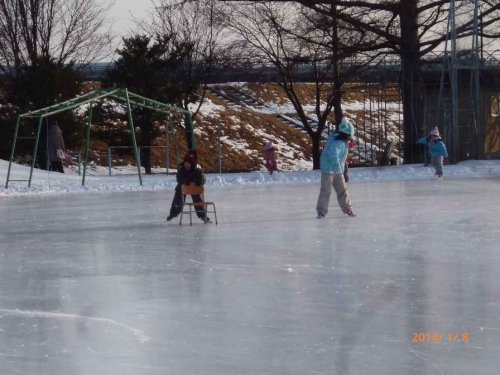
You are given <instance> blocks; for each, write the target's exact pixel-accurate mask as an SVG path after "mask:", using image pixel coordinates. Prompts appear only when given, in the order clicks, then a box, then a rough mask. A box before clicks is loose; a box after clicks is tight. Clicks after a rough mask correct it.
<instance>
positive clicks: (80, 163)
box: [76, 150, 82, 176]
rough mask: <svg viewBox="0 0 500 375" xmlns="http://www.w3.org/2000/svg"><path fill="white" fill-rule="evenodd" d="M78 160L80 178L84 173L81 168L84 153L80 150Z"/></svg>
mask: <svg viewBox="0 0 500 375" xmlns="http://www.w3.org/2000/svg"><path fill="white" fill-rule="evenodd" d="M76 160H77V162H78V176H81V174H82V171H81V166H82V151H81V150H78V154H77V157H76Z"/></svg>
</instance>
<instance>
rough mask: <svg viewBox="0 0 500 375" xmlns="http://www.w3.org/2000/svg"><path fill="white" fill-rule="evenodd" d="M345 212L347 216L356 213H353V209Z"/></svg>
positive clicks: (354, 215) (353, 215)
mask: <svg viewBox="0 0 500 375" xmlns="http://www.w3.org/2000/svg"><path fill="white" fill-rule="evenodd" d="M345 214H346V215H348V216H351V217H356V214H355V213H354V211H353V210H349V211H347V212H346V213H345Z"/></svg>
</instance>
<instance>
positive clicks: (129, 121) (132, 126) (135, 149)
mask: <svg viewBox="0 0 500 375" xmlns="http://www.w3.org/2000/svg"><path fill="white" fill-rule="evenodd" d="M125 97H126V99H127V117H128V124H129V126H130V132H131V133H130V134H131V135H132V144H133V145H134V154H135V160H136V163H137V173H138V174H139V184H140V185H141V186H142V176H141V164H140V158H139V155H138V152H137V142H136V140H135V129H134V121H133V120H132V110H131V109H130V99H129V96H128V90H127V89H125Z"/></svg>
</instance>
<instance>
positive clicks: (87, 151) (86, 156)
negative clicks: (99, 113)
mask: <svg viewBox="0 0 500 375" xmlns="http://www.w3.org/2000/svg"><path fill="white" fill-rule="evenodd" d="M93 104H94V102H90V103H89V110H88V120H87V132H86V136H85V156H84V159H83V177H82V186H85V176H86V175H87V162H88V160H89V146H90V124H91V123H92V105H93Z"/></svg>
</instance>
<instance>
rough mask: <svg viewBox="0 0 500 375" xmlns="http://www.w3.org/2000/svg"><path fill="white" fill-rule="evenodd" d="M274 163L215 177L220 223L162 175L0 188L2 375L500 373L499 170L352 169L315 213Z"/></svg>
mask: <svg viewBox="0 0 500 375" xmlns="http://www.w3.org/2000/svg"><path fill="white" fill-rule="evenodd" d="M421 169H422V170H423V169H425V168H421ZM448 170H449V171H451V169H448ZM419 171H420V170H419ZM381 173H382V172H381ZM418 173H424V172H418ZM425 173H427V172H425ZM284 175H286V178H285V179H284V180H283V179H282V180H278V179H277V178H276V180H275V181H274V180H273V181H268V177H266V181H267V182H268V183H262V179H259V175H258V174H255V179H250V180H249V179H248V177H245V176H243V177H242V176H239V178H244V181H243V182H245V181H246V182H247V183H243V184H242V183H241V182H242V181H241V180H240V181H239V182H238V183H236V182H234V183H227V181H230V179H231V178H232V177H230V176H224V177H222V178H221V177H219V179H217V178H215V177H214V178H213V180H212V181H213V183H212V184H209V185H208V186H207V198H208V199H209V200H213V201H214V202H215V203H216V205H217V212H218V218H219V225H215V224H203V223H202V222H201V221H200V220H198V219H194V220H195V222H194V223H193V226H189V225H184V224H183V225H182V226H180V225H178V219H174V220H173V221H171V222H166V221H165V217H166V215H167V213H168V208H169V205H170V201H171V199H172V197H173V187H172V186H169V185H168V184H166V185H163V186H162V187H160V188H158V189H155V188H151V189H147V188H146V190H143V191H132V192H125V191H122V192H120V193H116V192H111V193H106V192H92V191H90V192H89V191H78V192H71V191H70V192H67V193H65V194H61V193H60V192H61V191H62V190H63V189H61V190H57V188H56V190H54V191H53V192H52V193H49V194H28V193H26V192H23V191H20V190H15V188H13V189H14V190H13V191H14V192H15V194H11V195H12V196H8V195H9V194H6V195H3V196H0V370H1V371H0V373H1V374H2V375H17V374H28V375H68V374H71V375H77V374H78V375H94V374H99V375H118V374H120V375H137V374H140V375H160V374H161V375H165V374H169V375H236V374H238V375H244V374H249V375H250V374H266V375H267V374H276V375H285V374H286V375H307V374H311V375H312V374H314V375H316V374H325V375H326V374H328V375H333V374H335V375H344V374H352V375H368V374H369V375H392V374H394V375H400V374H412V375H434V374H475V375H478V374H481V375H482V374H484V375H493V374H497V373H498V367H499V365H500V360H499V356H498V353H500V283H499V280H498V276H499V275H500V252H499V243H500V217H499V211H498V207H499V206H500V178H499V177H490V178H454V177H453V176H450V177H447V178H446V179H445V180H444V181H435V180H432V179H430V178H427V179H423V178H422V179H421V180H419V181H407V180H399V181H398V180H394V181H376V180H375V181H374V180H372V182H363V179H362V178H361V176H362V174H361V172H360V174H359V175H358V178H354V176H355V175H354V174H353V181H354V182H353V183H352V184H351V185H350V192H351V196H352V200H353V203H354V206H355V210H356V213H357V214H358V216H357V217H356V218H350V217H347V216H346V215H343V214H342V212H341V211H340V209H339V208H338V207H337V205H336V202H335V198H334V197H333V196H332V200H331V202H330V211H329V213H328V215H327V217H326V218H324V219H321V220H319V219H316V212H315V204H316V199H317V195H318V192H319V184H318V183H316V182H317V181H316V180H315V179H314V178H312V179H311V180H310V182H307V181H304V180H300V179H299V181H298V182H297V183H288V184H287V183H285V182H287V181H288V182H293V176H294V175H293V174H284ZM311 176H312V175H311ZM236 178H237V176H235V177H234V181H236ZM61 181H62V180H61ZM75 181H77V180H74V181H73V180H72V182H75ZM283 181H284V182H283ZM91 182H92V181H91ZM53 186H54V185H53ZM56 186H57V185H56ZM61 186H63V185H61ZM64 186H67V185H64ZM150 186H152V185H150ZM42 190H43V189H42V188H40V191H42ZM437 335H442V336H440V337H441V339H440V340H437V339H438V338H439V336H437ZM419 338H420V339H421V340H420V341H421V342H413V341H419Z"/></svg>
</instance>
